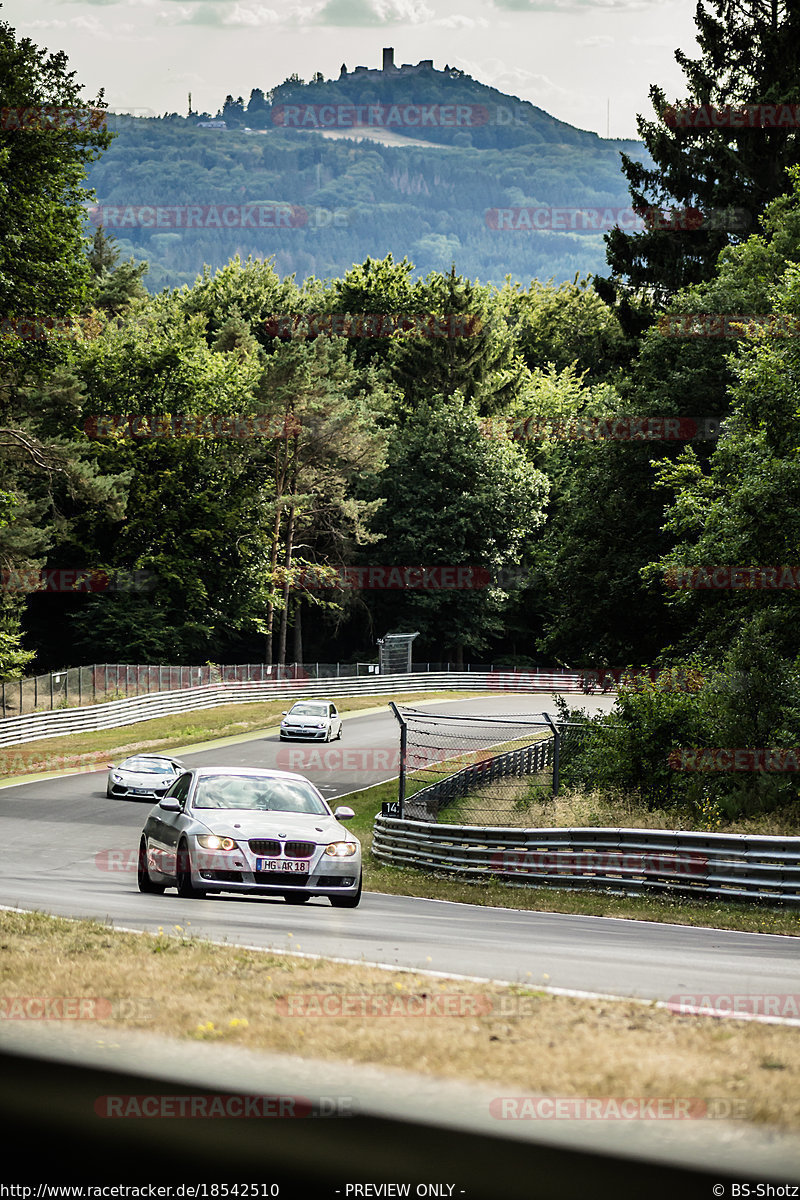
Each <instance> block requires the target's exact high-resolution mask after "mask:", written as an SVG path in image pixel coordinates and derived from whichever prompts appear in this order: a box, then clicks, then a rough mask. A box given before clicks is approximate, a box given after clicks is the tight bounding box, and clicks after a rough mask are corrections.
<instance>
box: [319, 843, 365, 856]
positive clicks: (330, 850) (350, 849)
mask: <svg viewBox="0 0 800 1200" xmlns="http://www.w3.org/2000/svg"><path fill="white" fill-rule="evenodd" d="M357 849H358V843H357V842H331V844H330V845H329V846H326V847H325V853H326V854H330V856H331V858H352V857H353V855H354V854H355V852H356V850H357Z"/></svg>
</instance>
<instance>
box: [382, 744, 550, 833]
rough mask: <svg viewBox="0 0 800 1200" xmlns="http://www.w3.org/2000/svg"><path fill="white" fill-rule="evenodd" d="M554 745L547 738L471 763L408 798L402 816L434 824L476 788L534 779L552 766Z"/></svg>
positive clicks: (404, 803)
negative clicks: (513, 779)
mask: <svg viewBox="0 0 800 1200" xmlns="http://www.w3.org/2000/svg"><path fill="white" fill-rule="evenodd" d="M554 745H555V743H554V740H553V738H551V737H550V738H544V739H541V740H540V741H538V742H534V743H533V745H531V746H522V747H521V748H520V749H519V750H508V751H506V752H505V753H504V754H495V755H494V756H493V757H491V758H485V759H482V760H481V761H480V762H476V763H470V765H469V766H467V767H464V768H462V770H460V771H456V772H455V773H454V774H453V775H446V776H445V778H444V779H438V780H437V781H436V783H431V784H429V785H428V786H427V787H425V788H420V790H419V791H418V792H414V793H413V795H411V796H408V795H407V796H406V797H405V800H404V802H403V813H404V815H405V816H406V817H409V818H410V819H412V820H416V821H435V820H436V818H437V816H438V815H439V813H440V812H441V810H442V809H443V808H446V807H447V805H448V804H452V803H453V801H454V800H460V799H461V798H462V796H467V795H469V793H470V792H473V791H474V790H475V789H476V788H479V787H483V786H485V785H486V784H488V783H493V782H494V781H495V780H496V779H510V778H522V777H523V776H525V775H535V774H536V773H537V772H538V771H543V770H544V769H545V767H548V766H552V763H553V747H554Z"/></svg>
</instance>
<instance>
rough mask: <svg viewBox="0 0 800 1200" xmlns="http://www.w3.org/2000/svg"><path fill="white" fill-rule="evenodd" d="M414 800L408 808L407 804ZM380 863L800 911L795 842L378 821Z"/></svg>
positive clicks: (522, 883)
mask: <svg viewBox="0 0 800 1200" xmlns="http://www.w3.org/2000/svg"><path fill="white" fill-rule="evenodd" d="M413 800H414V797H411V800H410V801H409V802H407V803H412V802H413ZM372 853H373V854H374V855H375V857H376V858H377V859H378V861H379V862H383V863H389V864H391V865H392V866H398V867H414V868H417V869H421V870H426V871H438V872H443V873H446V874H449V875H458V876H459V877H460V878H462V879H468V880H475V881H476V882H481V881H486V880H488V879H490V878H493V879H497V880H500V881H501V882H503V883H506V884H509V885H510V886H512V887H557V888H565V889H568V890H581V889H588V890H597V889H599V888H602V889H608V890H612V891H616V892H619V893H623V894H626V895H639V894H643V893H644V894H646V893H648V892H670V893H673V894H680V895H683V896H688V897H694V898H698V897H699V898H701V899H705V898H711V897H713V898H716V899H723V900H726V899H727V900H736V899H750V900H771V901H773V902H779V903H781V904H788V905H790V906H792V907H795V906H800V838H797V837H795V838H792V837H788V838H783V837H766V836H765V837H754V836H751V835H750V834H739V833H693V832H682V831H679V830H665V829H611V828H602V829H601V828H598V829H574V828H570V829H513V828H487V827H485V826H459V825H432V824H429V823H428V822H424V821H416V820H409V819H405V818H398V817H385V816H381V815H379V816H377V817H376V818H375V828H374V837H373V843H372Z"/></svg>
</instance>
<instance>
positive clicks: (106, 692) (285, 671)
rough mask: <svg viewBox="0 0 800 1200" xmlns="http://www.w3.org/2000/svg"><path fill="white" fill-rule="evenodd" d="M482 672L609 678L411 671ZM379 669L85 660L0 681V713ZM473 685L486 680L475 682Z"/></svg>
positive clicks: (519, 686)
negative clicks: (83, 664) (81, 663)
mask: <svg viewBox="0 0 800 1200" xmlns="http://www.w3.org/2000/svg"><path fill="white" fill-rule="evenodd" d="M451 673H452V674H454V675H455V674H460V675H464V674H466V675H470V674H474V675H490V676H491V685H492V686H493V687H496V688H498V689H499V690H501V691H513V690H519V691H522V692H530V691H540V690H553V691H568V692H583V693H584V694H585V695H591V694H593V693H595V692H597V691H602V692H608V691H609V690H612V689H613V686H614V680H613V678H612V677H611V676H610V675H609V676H605V675H604V676H602V678H601V676H600V675H599V673H598V672H597V671H593V670H589V669H586V670H584V669H580V670H562V669H558V670H555V669H546V668H541V669H539V668H537V669H536V670H531V671H527V670H522V671H521V670H514V669H511V668H508V667H505V668H504V667H499V668H495V666H494V664H489V663H483V664H480V663H478V664H475V663H473V664H471V665H467V666H460V667H457V666H456V664H454V663H447V662H445V663H440V662H413V663H412V664H411V672H410V674H412V675H419V674H451ZM379 674H381V672H380V670H379V665H378V663H376V662H356V663H323V662H306V663H289V664H287V665H272V666H267V664H266V663H234V664H231V665H226V664H220V663H205V664H204V665H203V666H169V665H166V666H155V665H148V664H141V663H93V664H92V665H91V666H86V667H65V668H64V669H63V670H61V671H49V672H48V673H47V674H46V675H32V676H30V677H29V678H27V679H10V680H5V681H0V719H1V718H3V717H19V716H24V715H26V714H30V713H37V712H51V711H54V710H56V709H62V708H80V707H83V706H85V705H93V704H104V703H107V702H110V701H114V700H128V699H134V698H137V697H139V696H149V695H151V694H152V693H155V692H176V691H185V690H188V689H190V688H202V687H209V686H210V685H212V684H216V683H270V682H271V683H283V682H285V681H300V680H324V679H331V680H335V679H354V678H355V679H358V678H361V677H368V676H376V675H379ZM477 686H478V687H481V688H482V687H484V686H486V685H485V683H483V682H480V683H478V685H477Z"/></svg>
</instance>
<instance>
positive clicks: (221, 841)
mask: <svg viewBox="0 0 800 1200" xmlns="http://www.w3.org/2000/svg"><path fill="white" fill-rule="evenodd" d="M197 841H198V843H199V844H200V845H201V846H202V847H203V849H204V850H238V849H239V847H238V846H237V845H236V842H235V841H234V840H233V838H229V837H217V835H216V834H215V833H200V834H198V836H197Z"/></svg>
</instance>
